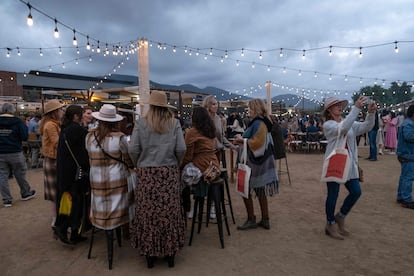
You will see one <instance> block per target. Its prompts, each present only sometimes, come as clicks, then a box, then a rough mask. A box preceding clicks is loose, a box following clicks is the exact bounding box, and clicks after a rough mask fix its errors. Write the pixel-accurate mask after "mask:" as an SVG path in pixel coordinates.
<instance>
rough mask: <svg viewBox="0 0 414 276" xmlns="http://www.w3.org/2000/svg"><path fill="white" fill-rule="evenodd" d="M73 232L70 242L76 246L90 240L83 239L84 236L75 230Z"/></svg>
mask: <svg viewBox="0 0 414 276" xmlns="http://www.w3.org/2000/svg"><path fill="white" fill-rule="evenodd" d="M73 231H74V232H72V233H71V234H70V240H69V241H70V242H71V243H73V244H76V243H80V242H84V241H86V240H87V239H88V238H87V237H83V236H81V235H79V234H78V233H77V231H75V230H73Z"/></svg>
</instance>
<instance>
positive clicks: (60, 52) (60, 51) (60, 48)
mask: <svg viewBox="0 0 414 276" xmlns="http://www.w3.org/2000/svg"><path fill="white" fill-rule="evenodd" d="M61 54H62V47H60V46H59V55H61Z"/></svg>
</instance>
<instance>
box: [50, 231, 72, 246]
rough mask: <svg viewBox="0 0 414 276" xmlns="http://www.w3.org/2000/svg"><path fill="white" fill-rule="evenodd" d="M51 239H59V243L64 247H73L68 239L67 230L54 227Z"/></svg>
mask: <svg viewBox="0 0 414 276" xmlns="http://www.w3.org/2000/svg"><path fill="white" fill-rule="evenodd" d="M53 237H54V238H55V239H56V240H57V239H59V241H60V242H62V243H63V244H65V245H73V242H71V241H70V240H69V239H68V235H67V230H66V229H60V228H59V227H56V228H55V230H54V232H53Z"/></svg>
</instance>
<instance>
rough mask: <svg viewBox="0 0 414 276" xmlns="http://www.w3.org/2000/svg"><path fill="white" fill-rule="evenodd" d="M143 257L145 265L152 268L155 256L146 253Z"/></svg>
mask: <svg viewBox="0 0 414 276" xmlns="http://www.w3.org/2000/svg"><path fill="white" fill-rule="evenodd" d="M145 258H146V259H147V267H148V268H153V267H154V262H155V257H154V256H149V255H146V256H145Z"/></svg>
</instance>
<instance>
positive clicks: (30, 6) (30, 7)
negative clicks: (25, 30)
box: [27, 3, 33, 27]
mask: <svg viewBox="0 0 414 276" xmlns="http://www.w3.org/2000/svg"><path fill="white" fill-rule="evenodd" d="M27 7H28V8H29V15H28V16H27V25H28V26H29V27H31V26H33V17H32V5H30V3H27Z"/></svg>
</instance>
